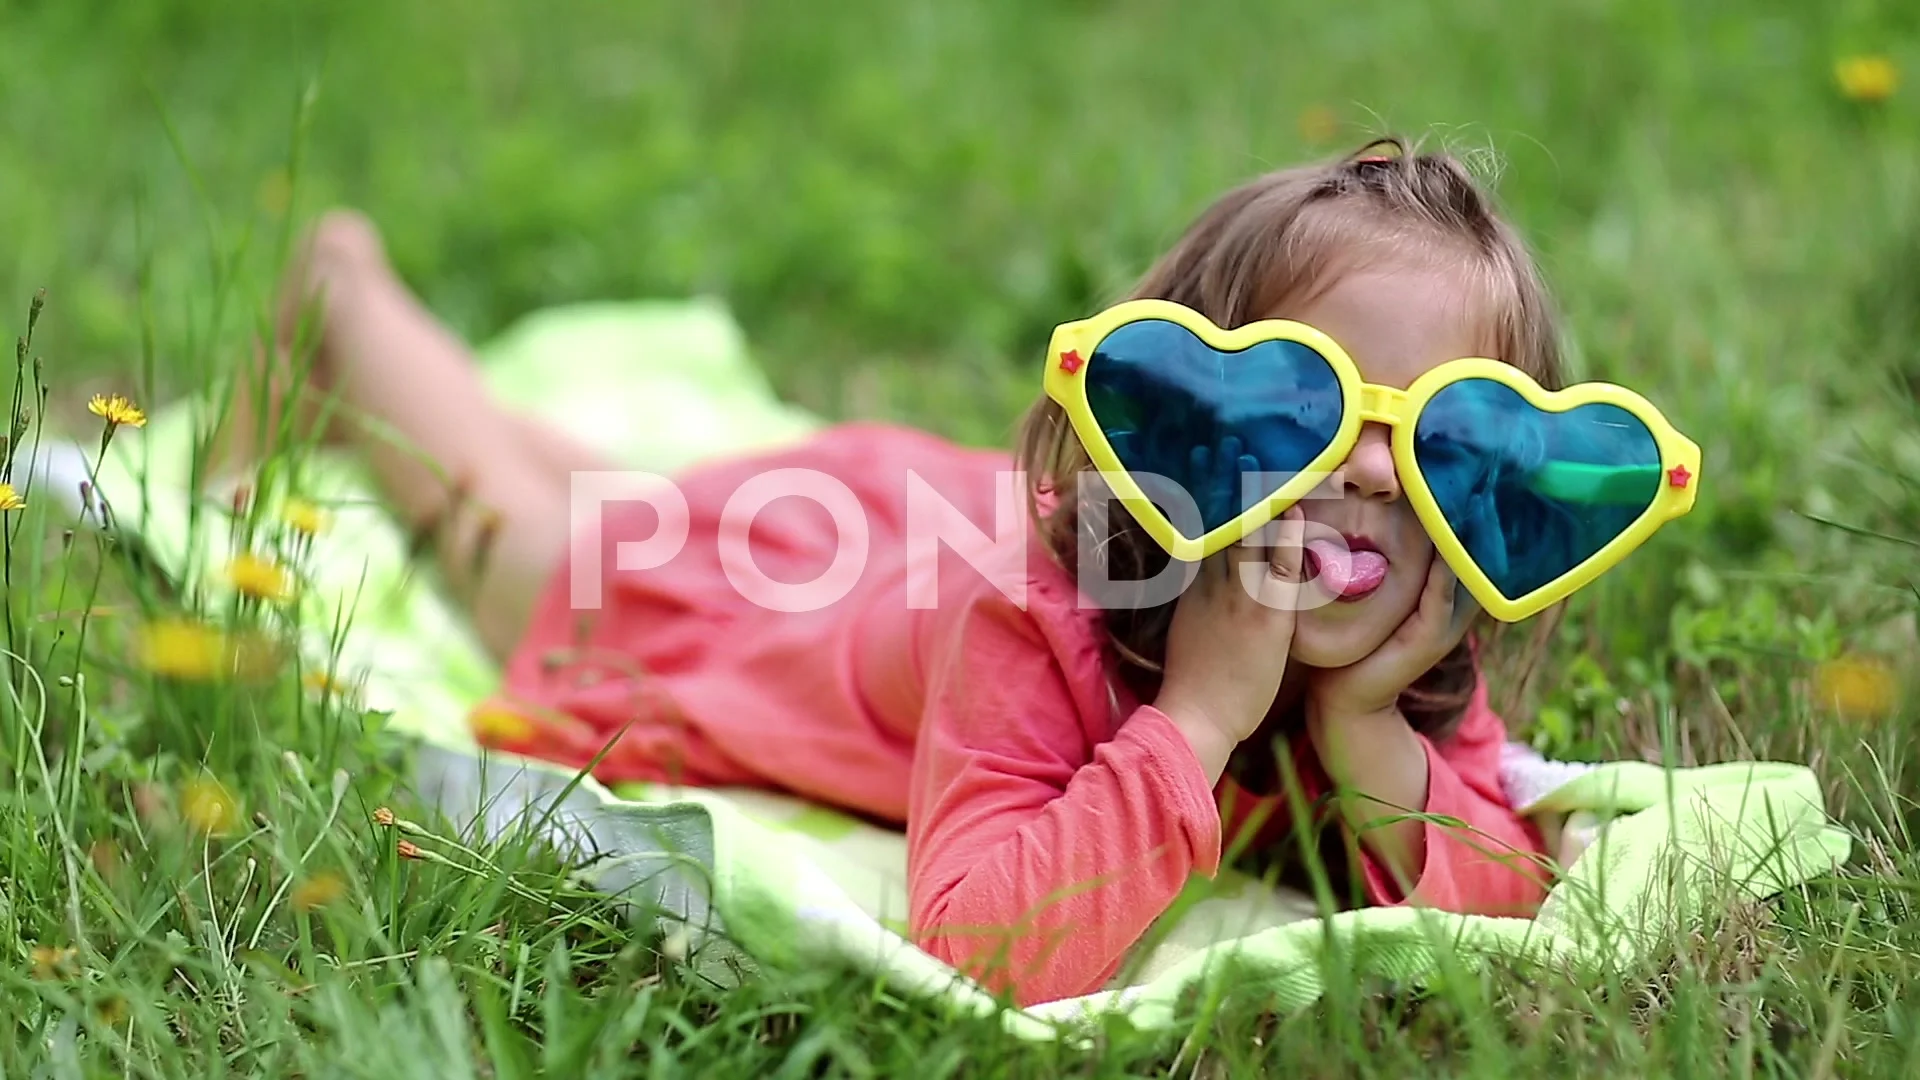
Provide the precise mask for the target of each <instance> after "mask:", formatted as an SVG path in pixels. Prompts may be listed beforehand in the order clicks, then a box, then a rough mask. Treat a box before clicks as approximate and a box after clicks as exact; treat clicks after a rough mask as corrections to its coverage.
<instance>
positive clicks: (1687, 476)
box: [1667, 465, 1693, 488]
mask: <svg viewBox="0 0 1920 1080" xmlns="http://www.w3.org/2000/svg"><path fill="white" fill-rule="evenodd" d="M1692 479H1693V474H1692V473H1690V472H1688V471H1687V467H1686V466H1685V465H1675V466H1674V467H1673V468H1671V469H1668V470H1667V483H1669V484H1672V485H1673V486H1674V487H1677V488H1683V487H1686V486H1687V482H1688V481H1690V480H1692Z"/></svg>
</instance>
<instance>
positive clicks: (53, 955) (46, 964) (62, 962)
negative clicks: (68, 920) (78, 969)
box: [33, 945, 80, 979]
mask: <svg viewBox="0 0 1920 1080" xmlns="http://www.w3.org/2000/svg"><path fill="white" fill-rule="evenodd" d="M79 955H80V951H79V950H78V949H75V948H73V947H72V946H68V947H66V948H63V949H56V948H54V947H53V946H51V945H35V946H34V947H33V977H34V978H36V979H60V978H65V977H67V976H69V975H71V974H73V970H74V960H75V959H76V958H77V957H79Z"/></svg>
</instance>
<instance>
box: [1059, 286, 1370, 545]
mask: <svg viewBox="0 0 1920 1080" xmlns="http://www.w3.org/2000/svg"><path fill="white" fill-rule="evenodd" d="M1087 403H1088V405H1089V406H1091V407H1092V410H1093V417H1094V420H1095V421H1096V422H1098V423H1099V425H1100V429H1101V431H1103V432H1105V433H1106V436H1107V441H1108V442H1109V443H1110V444H1112V446H1113V452H1114V454H1115V456H1117V457H1118V458H1119V459H1120V463H1121V464H1122V465H1124V466H1125V467H1126V469H1127V471H1128V472H1129V473H1131V474H1132V475H1133V476H1134V479H1135V480H1136V482H1138V483H1139V484H1140V486H1141V488H1142V489H1143V490H1144V491H1145V492H1146V493H1147V495H1148V496H1149V497H1150V498H1152V499H1153V501H1154V502H1155V503H1156V504H1158V505H1159V506H1160V508H1161V509H1162V511H1164V512H1165V513H1166V515H1167V517H1168V519H1169V520H1170V521H1172V522H1173V524H1174V527H1175V528H1177V529H1179V530H1180V532H1181V533H1183V534H1185V535H1186V536H1189V537H1198V536H1200V535H1202V534H1203V533H1206V532H1209V531H1211V530H1213V529H1216V528H1218V527H1220V526H1221V525H1224V524H1226V523H1227V522H1229V521H1232V520H1233V519H1234V518H1236V517H1238V516H1239V515H1240V514H1242V513H1244V512H1245V511H1246V510H1247V509H1248V508H1249V507H1251V506H1253V505H1254V504H1255V503H1258V502H1259V501H1260V500H1261V499H1264V498H1265V497H1266V496H1268V495H1271V494H1272V493H1273V492H1274V490H1275V489H1277V488H1279V487H1280V485H1281V484H1282V483H1284V482H1285V481H1286V478H1287V477H1289V476H1291V475H1293V474H1295V473H1298V472H1300V471H1301V470H1303V469H1305V468H1306V467H1307V466H1308V465H1309V464H1311V463H1312V461H1313V459H1314V458H1315V457H1317V456H1319V454H1320V453H1321V452H1322V451H1323V450H1325V449H1326V448H1327V446H1328V445H1329V444H1330V443H1332V442H1333V437H1334V435H1336V434H1337V433H1338V432H1339V430H1340V416H1341V410H1342V408H1343V403H1342V400H1341V395H1340V380H1339V377H1338V376H1336V375H1335V374H1334V371H1333V366H1332V365H1331V364H1329V363H1327V360H1326V358H1325V357H1323V356H1321V355H1320V354H1319V353H1318V352H1316V351H1314V350H1313V349H1311V348H1309V347H1307V346H1305V345H1302V344H1300V343H1298V342H1293V341H1265V342H1261V343H1260V344H1258V345H1253V346H1251V347H1249V348H1246V349H1242V350H1240V351H1238V352H1222V351H1220V350H1219V349H1215V348H1213V347H1212V346H1210V345H1208V344H1207V343H1205V342H1203V341H1201V340H1200V339H1199V337H1197V336H1195V334H1194V333H1193V332H1192V331H1191V330H1188V329H1187V328H1186V327H1184V326H1181V325H1180V324H1178V323H1173V322H1168V321H1166V320H1163V319H1148V320H1143V321H1141V322H1134V323H1128V324H1127V325H1125V326H1122V327H1120V328H1119V329H1118V330H1115V331H1114V332H1113V333H1111V334H1108V335H1107V336H1106V338H1105V339H1104V340H1102V341H1101V342H1100V344H1099V346H1098V347H1097V348H1095V349H1094V350H1093V356H1092V357H1091V358H1090V359H1089V360H1088V363H1087ZM1243 477H1248V478H1251V482H1249V481H1248V480H1243ZM1170 487H1171V488H1172V489H1174V490H1169V488H1170Z"/></svg>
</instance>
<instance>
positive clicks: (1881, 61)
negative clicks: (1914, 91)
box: [1833, 56, 1900, 102]
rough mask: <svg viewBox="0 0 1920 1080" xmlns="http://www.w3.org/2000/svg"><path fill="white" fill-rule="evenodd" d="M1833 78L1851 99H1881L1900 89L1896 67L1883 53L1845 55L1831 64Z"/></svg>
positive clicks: (1870, 100)
mask: <svg viewBox="0 0 1920 1080" xmlns="http://www.w3.org/2000/svg"><path fill="white" fill-rule="evenodd" d="M1833 77H1834V81H1835V82H1837V83H1839V84H1840V93H1842V94H1843V95H1845V96H1846V97H1847V98H1848V99H1849V100H1852V101H1865V102H1881V101H1885V100H1887V99H1888V98H1890V97H1892V96H1893V92H1894V91H1895V90H1898V89H1899V88H1900V70H1899V69H1898V68H1896V67H1894V66H1893V61H1892V60H1890V59H1888V58H1887V57H1885V56H1849V57H1846V58H1844V59H1842V60H1840V61H1839V62H1838V63H1836V64H1834V66H1833Z"/></svg>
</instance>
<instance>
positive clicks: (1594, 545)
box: [1413, 379, 1665, 600]
mask: <svg viewBox="0 0 1920 1080" xmlns="http://www.w3.org/2000/svg"><path fill="white" fill-rule="evenodd" d="M1413 453H1414V458H1415V460H1416V461H1418V463H1419V465H1420V473H1421V475H1422V476H1424V477H1425V478H1426V481H1427V486H1428V487H1429V488H1431V489H1432V491H1433V497H1434V500H1435V501H1436V502H1438V503H1439V505H1440V512H1441V513H1442V514H1443V515H1444V516H1445V517H1446V519H1447V524H1448V525H1450V526H1451V527H1452V529H1453V534H1454V536H1456V537H1457V538H1459V540H1460V543H1461V545H1462V546H1464V547H1465V548H1466V549H1467V553H1468V554H1469V555H1471V556H1472V557H1473V561H1474V563H1475V564H1477V565H1478V566H1479V567H1480V569H1481V570H1482V571H1483V572H1485V573H1486V575H1487V577H1488V578H1489V579H1491V580H1492V582H1493V585H1494V588H1496V589H1498V590H1499V591H1500V594H1501V595H1502V596H1505V597H1506V598H1507V599H1509V600H1518V599H1520V598H1521V597H1523V596H1525V595H1527V594H1528V593H1531V592H1533V591H1535V590H1536V589H1539V588H1540V587H1542V586H1544V585H1547V584H1549V583H1551V582H1552V581H1553V580H1554V579H1556V578H1558V577H1560V576H1561V575H1562V574H1565V573H1566V572H1567V571H1569V570H1572V569H1573V568H1574V567H1576V566H1578V565H1580V564H1581V563H1582V562H1585V561H1586V560H1587V559H1588V558H1590V557H1591V556H1592V555H1593V554H1594V553H1595V552H1597V551H1599V550H1600V549H1601V548H1603V547H1605V546H1606V545H1607V544H1608V542H1610V541H1611V540H1613V538H1614V537H1616V536H1619V535H1620V534H1621V533H1623V532H1625V531H1626V530H1627V528H1628V527H1629V526H1631V525H1632V524H1633V523H1634V521H1636V520H1637V519H1638V518H1639V517H1640V515H1641V514H1643V513H1645V512H1646V510H1647V507H1648V506H1650V505H1651V504H1652V503H1653V500H1654V496H1655V495H1657V494H1658V493H1659V490H1660V483H1661V481H1662V478H1663V477H1664V475H1665V474H1664V473H1663V471H1662V470H1661V467H1660V448H1659V446H1658V445H1657V444H1656V443H1655V442H1654V439H1653V433H1652V432H1651V431H1648V430H1647V426H1646V425H1645V424H1643V423H1641V422H1640V421H1639V420H1638V419H1636V418H1635V417H1634V416H1633V414H1632V413H1629V412H1627V411H1626V410H1625V409H1622V408H1620V407H1619V406H1617V405H1604V404H1593V405H1582V406H1580V407H1579V408H1576V409H1570V410H1568V411H1566V412H1562V413H1550V412H1544V411H1542V410H1540V409H1537V408H1535V407H1534V406H1532V405H1530V404H1528V402H1527V400H1526V399H1525V398H1523V397H1521V396H1520V393H1519V391H1517V390H1514V389H1513V388H1512V387H1509V386H1506V385H1505V384H1503V383H1497V382H1494V381H1492V380H1491V379H1468V380H1465V381H1462V382H1457V383H1454V384H1453V385H1451V386H1448V387H1446V388H1445V389H1443V390H1441V391H1440V392H1439V393H1438V394H1435V395H1434V397H1433V399H1432V400H1431V401H1430V402H1428V403H1427V407H1426V408H1425V409H1423V410H1422V411H1421V414H1420V420H1419V423H1418V424H1416V425H1415V427H1414V451H1413Z"/></svg>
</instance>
